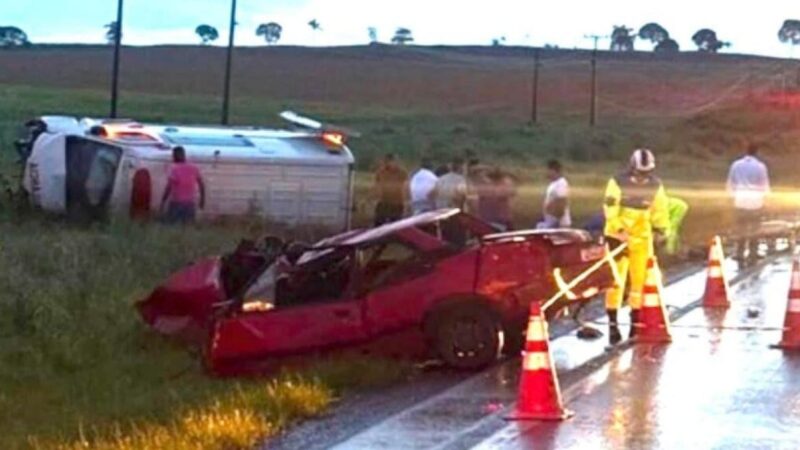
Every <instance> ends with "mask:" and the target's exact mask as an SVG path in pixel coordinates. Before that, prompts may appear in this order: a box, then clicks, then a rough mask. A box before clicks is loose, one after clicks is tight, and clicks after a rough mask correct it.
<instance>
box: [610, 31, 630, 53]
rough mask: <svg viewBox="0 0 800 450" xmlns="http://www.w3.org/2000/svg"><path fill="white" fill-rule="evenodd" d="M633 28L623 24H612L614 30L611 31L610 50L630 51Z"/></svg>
mask: <svg viewBox="0 0 800 450" xmlns="http://www.w3.org/2000/svg"><path fill="white" fill-rule="evenodd" d="M632 31H633V28H628V27H626V26H625V25H614V31H613V32H612V33H611V51H612V52H632V51H633V40H634V39H635V38H636V35H633V34H631V32H632Z"/></svg>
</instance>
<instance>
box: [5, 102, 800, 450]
mask: <svg viewBox="0 0 800 450" xmlns="http://www.w3.org/2000/svg"><path fill="white" fill-rule="evenodd" d="M284 106H290V107H295V108H297V109H302V110H303V111H305V112H308V113H309V114H315V115H319V116H323V117H326V118H327V119H329V120H331V121H334V122H339V123H342V124H345V125H351V126H354V127H356V128H358V129H360V130H361V131H363V132H364V138H363V139H361V140H359V141H355V142H354V143H353V148H354V150H355V151H356V153H357V155H358V158H359V160H360V165H359V167H360V168H361V169H362V170H364V169H367V168H368V167H369V164H370V162H371V161H372V160H373V159H374V158H375V157H376V156H377V155H379V154H381V153H383V152H386V151H394V152H396V153H398V154H400V155H401V156H402V157H403V158H404V159H405V160H406V162H407V164H408V165H411V164H412V162H413V160H415V159H416V158H417V157H418V156H419V155H420V154H422V153H427V154H431V155H433V156H434V157H439V158H441V159H446V158H447V157H449V155H452V154H454V153H458V152H461V151H462V150H463V149H465V148H469V149H472V150H474V151H477V152H478V153H480V154H481V155H482V157H483V159H484V160H485V161H487V162H494V161H496V162H498V163H500V164H502V165H504V166H505V167H507V168H508V169H509V170H512V171H514V172H515V173H517V174H518V175H519V176H520V177H521V178H522V180H523V181H524V185H523V186H522V189H521V191H520V198H518V200H517V202H516V204H515V210H516V214H517V218H518V221H519V223H521V224H523V223H531V222H532V221H533V220H534V217H535V215H536V211H537V209H538V205H539V201H540V200H539V198H540V195H541V191H542V188H543V177H542V170H541V169H540V164H539V163H540V162H541V161H543V160H545V159H546V158H549V157H554V156H555V157H560V158H562V159H564V160H566V161H568V162H569V163H568V168H569V169H568V170H569V174H570V177H571V180H572V183H573V186H574V188H575V189H574V196H573V210H574V214H575V216H577V217H578V218H579V219H580V218H585V217H586V216H588V215H589V214H591V213H592V212H594V211H596V210H597V209H598V208H599V205H600V199H601V196H602V192H601V191H602V187H603V185H604V182H605V180H606V179H607V177H608V176H609V174H611V173H613V172H614V171H615V169H616V168H617V167H618V163H617V161H620V160H622V159H623V158H624V157H625V155H626V154H627V153H628V152H629V150H630V149H631V148H633V147H635V146H637V145H649V146H652V147H653V148H655V149H657V150H659V151H660V152H659V162H660V163H661V168H662V169H661V173H662V175H663V177H664V178H665V180H666V182H667V183H668V186H669V187H670V188H671V191H672V192H673V193H675V194H678V195H681V196H684V197H686V198H687V200H689V202H690V204H691V205H692V207H693V211H692V213H691V215H690V217H689V219H688V221H687V236H688V237H689V238H690V239H691V240H692V241H697V242H701V241H704V240H705V239H706V238H707V237H708V236H709V235H710V234H711V233H712V232H715V231H717V230H720V229H723V228H724V227H725V226H727V219H726V217H725V214H724V211H725V210H726V203H725V201H724V200H723V198H724V197H723V196H722V193H721V192H720V191H719V189H720V188H721V187H722V180H723V179H724V175H725V171H726V167H727V164H728V163H729V161H730V159H731V158H732V157H733V156H734V154H735V149H737V148H740V146H741V145H742V144H743V143H744V142H745V141H746V140H747V139H750V138H752V137H757V138H759V139H761V140H763V142H765V144H766V146H767V159H768V160H769V161H770V163H771V166H772V168H773V172H774V173H775V179H776V181H777V184H781V185H783V186H784V187H785V188H787V189H790V188H792V187H794V186H796V185H797V179H796V176H795V173H794V171H795V170H794V167H797V162H798V157H797V156H796V150H797V144H796V143H795V142H797V140H796V137H797V136H798V133H797V131H796V130H798V124H800V115H799V114H798V113H797V112H792V111H786V110H773V109H763V110H755V109H753V110H747V109H742V108H735V107H731V108H728V109H724V110H715V111H713V112H708V113H703V114H702V115H698V116H693V117H690V118H686V119H679V120H670V121H661V120H654V119H630V120H626V121H624V120H616V121H609V123H611V125H601V126H600V127H598V128H596V129H594V130H591V129H588V128H587V127H586V126H584V125H582V124H579V123H577V121H576V119H575V118H574V117H566V116H565V117H563V118H561V119H553V120H551V121H549V122H548V123H545V124H543V125H541V126H538V127H529V126H527V125H525V124H524V123H522V122H520V121H509V120H508V119H507V118H496V117H492V116H490V115H468V114H464V115H459V114H451V115H442V114H439V113H436V112H430V111H424V110H410V109H402V110H398V109H389V108H381V107H371V108H369V107H367V108H357V109H354V108H345V107H343V106H334V105H330V104H320V103H296V102H286V104H285V105H284V104H278V103H270V102H262V101H259V100H258V99H254V98H243V99H239V100H237V102H236V108H235V110H234V112H235V117H234V120H235V122H238V123H265V122H267V123H272V122H274V117H275V113H276V112H277V111H279V110H280V109H282V108H283V107H284ZM105 109H106V103H105V97H104V95H103V93H100V92H95V91H75V90H58V89H33V88H27V87H12V86H0V141H2V143H3V145H4V146H7V145H8V143H9V142H11V140H12V139H13V129H14V127H16V126H17V125H18V124H19V123H20V122H21V121H23V120H24V119H26V118H29V117H33V116H35V115H38V114H42V113H47V112H59V111H69V112H70V113H72V114H77V115H82V114H85V115H101V114H103V112H104V111H105ZM122 109H123V111H125V112H126V114H129V115H130V116H132V117H136V118H137V119H139V120H142V121H148V120H153V121H158V120H165V119H169V120H170V121H175V122H186V123H198V122H200V123H202V122H206V123H207V122H213V121H214V120H215V118H216V116H217V111H218V109H217V101H216V99H214V98H210V97H202V96H195V97H186V96H184V97H171V96H163V95H161V96H156V95H136V96H132V95H129V96H125V97H124V101H123V104H122ZM4 149H5V151H4V152H3V154H2V156H0V158H1V159H0V171H2V173H5V174H6V175H9V176H13V175H14V174H15V170H16V169H15V168H14V167H13V164H12V159H13V158H12V157H11V149H10V147H5V148H4ZM368 179H369V178H368V175H366V173H364V172H362V175H361V176H360V181H361V183H360V192H361V194H360V195H359V198H358V210H359V217H360V219H361V220H362V221H366V220H367V219H368V215H369V211H370V205H369V200H368V196H367V195H366V194H365V190H366V189H367V187H368ZM784 200H785V201H784V202H782V204H783V205H784V206H787V205H790V206H792V207H794V206H796V205H795V203H794V201H795V200H794V197H793V196H792V195H791V194H790V195H787V196H786V197H785V198H784ZM0 211H2V220H0V428H1V429H2V430H3V433H2V435H0V447H2V448H12V449H13V448H24V447H27V446H41V447H51V446H56V445H58V444H61V445H65V446H67V447H69V446H70V445H72V446H74V447H77V446H79V445H80V442H81V439H83V438H85V439H88V442H92V443H94V445H98V446H101V447H106V448H239V447H247V446H248V445H250V444H252V443H253V442H254V441H255V440H256V439H258V438H260V437H264V436H268V435H270V434H272V433H274V432H276V431H277V430H278V429H280V428H281V427H282V426H284V425H286V424H287V423H289V422H291V421H292V420H296V419H299V418H303V417H307V416H311V415H315V414H319V413H320V412H321V411H324V409H325V408H326V407H327V406H328V405H329V403H330V402H331V401H332V399H333V398H335V395H336V393H337V392H339V391H340V390H341V389H343V388H347V387H353V386H356V385H359V384H362V383H366V384H369V383H372V382H375V380H376V379H381V378H383V377H389V374H390V373H393V371H392V368H391V365H387V364H384V363H381V362H375V361H363V360H353V361H346V362H344V363H341V362H338V363H337V362H335V361H327V362H322V363H320V365H317V366H314V367H311V368H309V369H306V370H302V371H300V372H297V373H291V374H284V375H282V376H279V377H277V378H274V379H270V380H253V381H235V382H234V381H217V380H213V379H209V378H207V377H206V376H205V375H203V374H202V372H201V370H200V368H199V367H198V364H197V363H196V361H195V359H194V358H193V356H192V355H190V354H188V353H187V352H186V351H185V350H184V349H183V348H180V347H175V346H172V345H169V344H167V343H165V342H164V341H162V340H161V339H159V338H157V337H155V336H152V335H150V334H149V333H148V332H146V331H145V330H144V328H143V327H142V326H141V325H140V324H139V323H138V320H137V318H136V317H135V315H134V313H133V311H132V309H131V303H132V302H133V301H134V300H135V299H136V298H138V297H140V296H142V295H143V294H145V293H146V292H147V291H148V290H149V289H150V288H151V287H152V286H153V285H154V284H156V283H157V282H158V281H159V280H160V279H162V278H163V277H164V276H165V275H166V274H168V273H169V272H171V271H172V270H174V269H176V268H178V267H180V266H181V265H182V264H184V263H186V262H188V261H191V260H192V259H193V258H195V257H197V256H200V255H203V254H208V253H217V252H219V251H220V250H222V249H224V248H228V247H229V246H230V245H232V244H233V243H234V242H235V241H236V240H237V239H238V237H239V235H240V233H241V232H242V231H243V230H237V229H226V230H222V229H215V228H200V229H196V230H195V229H193V230H188V231H182V230H175V229H166V228H162V227H138V226H128V225H114V226H110V227H97V228H92V229H88V230H87V229H78V228H75V227H71V226H67V225H65V224H63V223H60V222H51V221H45V220H41V219H39V218H29V217H19V216H13V214H14V213H13V212H12V211H10V210H9V209H8V208H7V207H6V206H3V207H2V209H0ZM96 439H98V440H96Z"/></svg>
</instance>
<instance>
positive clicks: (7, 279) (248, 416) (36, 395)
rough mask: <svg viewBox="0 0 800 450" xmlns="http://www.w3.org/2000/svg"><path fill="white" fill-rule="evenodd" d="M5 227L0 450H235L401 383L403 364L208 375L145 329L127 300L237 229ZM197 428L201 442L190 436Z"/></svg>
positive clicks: (33, 221)
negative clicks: (351, 398)
mask: <svg viewBox="0 0 800 450" xmlns="http://www.w3.org/2000/svg"><path fill="white" fill-rule="evenodd" d="M2 216H3V218H4V219H5V220H3V221H0V236H2V238H0V267H2V268H3V270H2V271H0V286H2V287H3V288H2V290H1V291H0V385H2V386H3V389H2V390H0V424H2V429H3V433H2V434H1V435H0V448H4V449H6V448H7V449H14V448H25V447H27V446H28V444H29V443H30V442H34V441H31V439H34V440H35V443H36V444H37V445H36V446H41V447H43V448H47V447H51V446H55V444H56V443H59V444H69V443H70V442H73V443H74V442H78V439H79V436H80V435H81V433H83V436H85V438H86V439H88V440H89V442H94V440H95V439H99V441H98V442H99V444H98V445H100V444H102V445H100V446H101V447H103V446H107V447H106V448H158V447H160V448H167V447H173V446H174V447H175V448H244V447H245V446H243V445H239V443H242V442H252V441H253V440H254V439H258V438H261V437H263V436H266V435H269V434H271V433H273V432H274V431H276V430H278V429H280V428H282V427H283V426H285V425H286V424H287V423H290V422H292V421H294V420H297V419H300V418H302V417H307V416H309V415H316V414H319V413H321V412H322V411H324V409H325V408H326V407H327V406H328V405H329V404H330V402H331V401H333V399H334V395H335V393H336V392H340V391H341V390H343V389H347V388H351V387H355V386H360V385H370V384H376V383H380V382H381V381H384V382H385V381H386V380H389V381H393V380H396V379H397V377H398V376H403V375H404V374H406V373H407V372H405V370H406V369H405V367H406V366H405V365H403V364H401V363H388V362H382V361H361V360H356V361H353V360H345V361H337V360H322V361H320V362H319V363H317V364H314V365H312V366H310V367H306V368H301V369H296V370H293V371H291V372H290V373H287V374H285V375H283V376H282V377H279V378H277V379H273V380H270V379H261V380H249V381H232V380H216V379H213V378H210V377H207V376H206V375H205V374H204V373H203V372H202V370H201V368H200V365H199V363H198V361H197V358H196V357H195V355H193V354H192V353H190V352H189V351H187V349H186V348H184V347H182V346H178V345H173V344H170V343H169V342H167V341H165V340H163V339H161V338H159V337H157V336H155V335H153V334H151V333H150V332H148V331H147V330H145V327H144V326H143V325H142V324H141V323H140V321H139V320H138V317H137V315H136V314H135V312H134V310H133V302H134V301H135V300H137V299H139V298H141V297H143V296H144V295H146V294H147V292H148V291H149V290H150V289H151V288H152V287H153V286H154V285H155V284H157V283H158V282H159V281H160V280H162V279H163V278H164V276H165V275H166V274H168V273H170V272H172V271H174V270H175V269H177V268H179V267H181V266H182V265H184V264H185V263H187V262H189V261H191V260H193V259H195V258H197V257H199V256H202V255H206V254H212V253H218V252H220V251H222V250H224V249H227V248H229V247H231V246H232V245H233V244H234V243H235V242H236V240H237V239H238V238H239V236H240V235H241V234H243V233H244V232H245V230H243V229H242V230H240V229H215V228H204V229H194V228H189V229H186V230H181V229H171V228H164V227H158V226H151V227H141V226H137V225H112V226H109V227H94V228H90V229H81V228H76V227H72V226H69V225H67V224H65V223H62V222H58V221H49V220H41V219H38V218H27V219H23V221H22V222H20V223H15V221H14V220H11V219H9V217H8V213H6V214H3V215H2ZM389 364H391V365H392V366H393V370H388V369H387V365H389ZM398 368H399V369H400V370H398ZM231 420H233V421H234V422H230V421H231ZM236 420H241V421H243V422H242V423H241V424H239V423H238V422H235V421H236ZM205 422H207V423H208V426H207V428H208V431H209V433H210V434H209V435H207V436H206V435H204V434H203V432H202V430H201V429H199V428H198V429H197V430H196V431H194V432H187V431H186V430H188V429H189V428H191V427H195V428H197V427H200V425H198V424H202V423H205ZM213 422H219V424H218V425H214V426H212V423H213ZM234 425H235V426H234ZM215 427H216V428H215ZM212 429H213V430H216V431H214V432H213V433H211V431H212ZM226 430H227V431H226ZM244 430H251V431H252V432H245V431H244ZM228 432H230V433H232V434H231V435H230V436H229V435H227V434H225V433H228ZM173 438H174V439H175V441H171V440H170V441H165V439H173ZM109 439H110V440H109ZM129 439H130V440H129ZM203 439H208V440H203ZM228 439H231V441H230V442H229V441H228ZM149 440H153V442H158V444H153V443H150V444H147V445H145V444H146V442H148V441H149ZM165 442H170V444H169V445H166V444H164V443H165ZM192 442H194V443H195V444H197V445H194V444H192ZM198 443H202V445H200V444H198ZM162 444H164V445H162ZM229 444H230V445H229ZM76 445H77V444H76ZM68 447H69V445H68Z"/></svg>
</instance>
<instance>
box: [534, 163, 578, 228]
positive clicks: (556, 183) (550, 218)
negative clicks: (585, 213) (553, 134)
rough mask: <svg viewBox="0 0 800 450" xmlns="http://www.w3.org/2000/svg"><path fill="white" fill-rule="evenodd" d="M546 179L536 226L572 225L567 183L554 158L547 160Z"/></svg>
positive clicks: (559, 165) (558, 226)
mask: <svg viewBox="0 0 800 450" xmlns="http://www.w3.org/2000/svg"><path fill="white" fill-rule="evenodd" d="M547 179H548V180H550V184H549V185H547V190H546V191H545V194H544V204H543V205H542V221H541V222H539V223H538V224H537V225H536V228H538V229H549V228H569V227H571V226H572V218H571V217H570V214H569V183H568V182H567V179H566V178H564V175H563V174H562V167H561V163H560V162H558V161H557V160H555V159H551V160H550V161H548V162H547Z"/></svg>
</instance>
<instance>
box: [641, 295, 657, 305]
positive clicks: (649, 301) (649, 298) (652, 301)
mask: <svg viewBox="0 0 800 450" xmlns="http://www.w3.org/2000/svg"><path fill="white" fill-rule="evenodd" d="M659 303H660V302H659V301H658V294H645V296H644V304H643V305H644V306H658V305H659Z"/></svg>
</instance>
